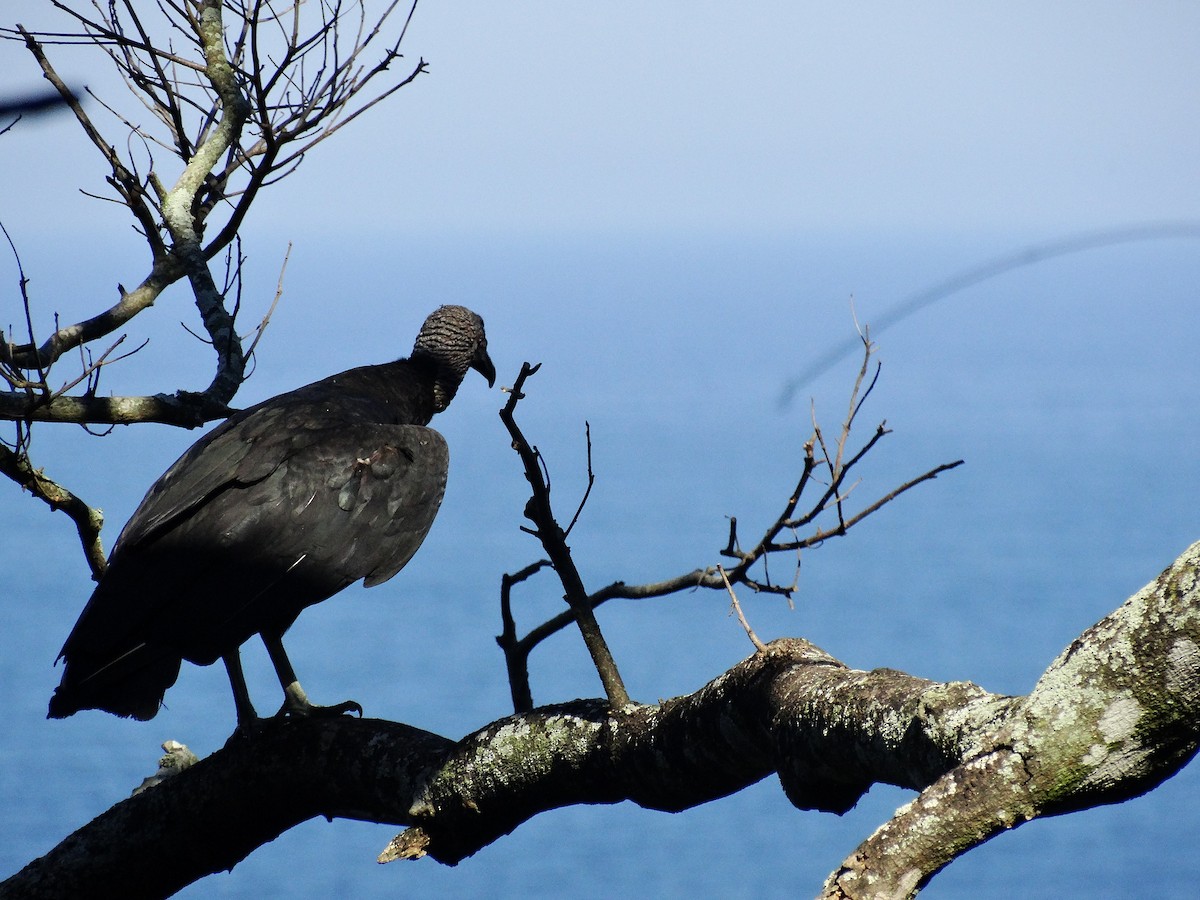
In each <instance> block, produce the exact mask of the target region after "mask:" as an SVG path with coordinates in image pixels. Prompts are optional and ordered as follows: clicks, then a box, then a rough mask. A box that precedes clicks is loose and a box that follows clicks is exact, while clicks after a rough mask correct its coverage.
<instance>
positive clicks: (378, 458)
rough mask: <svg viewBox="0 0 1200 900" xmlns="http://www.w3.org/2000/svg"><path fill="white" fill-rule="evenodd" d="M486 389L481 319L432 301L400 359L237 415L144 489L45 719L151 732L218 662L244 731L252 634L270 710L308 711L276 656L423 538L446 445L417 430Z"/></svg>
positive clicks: (78, 629) (439, 488) (437, 495)
mask: <svg viewBox="0 0 1200 900" xmlns="http://www.w3.org/2000/svg"><path fill="white" fill-rule="evenodd" d="M469 368H472V369H475V370H476V371H478V372H479V373H480V374H482V375H483V376H484V377H485V378H486V379H487V382H488V385H489V386H491V385H492V384H494V383H495V379H496V370H495V367H494V366H493V365H492V361H491V359H490V358H489V356H488V352H487V338H486V336H485V335H484V331H483V320H482V319H481V318H480V317H479V316H477V315H476V314H475V313H473V312H471V311H470V310H469V309H466V308H464V307H462V306H443V307H441V308H440V309H438V310H436V311H435V312H434V313H433V314H431V315H430V316H429V318H428V319H426V320H425V324H424V325H423V326H422V328H421V333H420V334H419V335H418V336H417V341H416V344H415V345H414V347H413V351H412V355H411V356H410V357H409V358H408V359H400V360H397V361H395V362H391V363H384V364H383V365H376V366H363V367H361V368H357V369H350V370H349V371H347V372H342V373H341V374H339V375H334V376H332V377H330V378H326V379H324V380H323V381H317V382H314V383H313V384H309V385H306V386H305V387H301V388H297V389H296V390H294V391H291V392H289V393H286V394H281V395H279V396H278V397H273V398H271V399H270V400H266V401H264V402H262V403H260V404H258V405H257V406H253V407H251V408H249V409H246V410H243V411H242V412H239V413H237V414H235V415H233V416H231V417H230V418H229V419H227V420H226V421H225V422H223V423H221V425H220V426H218V427H217V428H216V429H214V430H213V431H212V432H211V433H209V434H207V435H205V436H204V437H203V438H201V439H200V440H199V441H197V442H196V443H195V444H194V445H192V447H191V449H189V450H188V451H187V452H186V453H184V454H183V456H181V457H180V458H179V459H178V460H177V461H176V462H175V464H174V465H172V466H171V468H169V469H168V470H167V471H166V473H165V474H163V476H162V477H161V478H159V479H158V481H156V482H155V483H154V485H153V486H152V487H151V488H150V490H149V491H148V492H147V493H146V496H145V498H144V499H143V500H142V502H141V505H140V506H139V507H138V508H137V511H136V512H135V513H134V514H133V518H131V519H130V520H129V522H128V524H126V526H125V528H124V530H123V531H122V532H121V534H120V536H119V537H118V538H117V542H116V544H115V545H114V546H113V551H112V554H111V555H110V557H109V563H108V568H107V570H106V571H105V573H104V575H103V577H102V578H101V579H100V582H99V584H98V585H97V586H96V590H95V591H94V592H93V594H92V597H91V599H90V600H89V601H88V604H87V606H86V607H84V610H83V613H82V614H81V615H80V617H79V621H78V622H77V623H76V624H75V627H74V629H72V631H71V634H70V636H69V637H68V638H67V642H66V644H64V645H63V649H62V652H61V653H60V654H59V659H62V660H65V661H66V668H65V670H64V672H63V677H62V683H61V684H60V685H59V686H58V688H57V689H55V691H54V696H53V697H51V699H50V717H51V718H63V717H65V716H69V715H71V714H72V713H75V712H77V711H79V710H81V709H104V710H108V711H109V712H112V713H116V714H117V715H119V716H132V717H134V718H137V719H150V718H153V717H154V715H155V714H156V713H157V712H158V708H159V706H160V705H161V704H162V699H163V695H164V693H165V692H166V690H167V688H169V687H170V686H171V685H172V684H174V683H175V679H176V678H178V677H179V667H180V662H181V661H182V660H185V659H186V660H188V661H189V662H192V663H196V664H197V665H202V666H206V665H210V664H211V663H213V662H215V661H216V660H217V659H223V660H224V662H225V666H226V668H227V669H228V671H229V680H230V683H231V685H232V686H233V696H234V702H235V704H236V706H237V718H238V724H239V725H244V724H248V723H251V722H253V721H254V720H255V719H256V718H257V716H256V713H255V711H254V707H253V705H252V704H251V702H250V697H249V693H248V692H247V689H246V681H245V677H244V676H243V674H242V665H241V659H240V656H239V652H238V648H239V647H240V646H241V645H242V644H243V643H244V642H245V641H246V640H248V639H249V638H250V636H251V635H253V634H256V633H257V634H260V635H262V639H263V642H264V643H265V644H266V647H267V652H268V653H269V655H270V657H271V662H272V663H273V664H274V666H275V671H276V673H277V674H278V675H279V682H280V684H281V685H282V686H283V689H284V705H283V708H282V709H281V710H280V712H281V713H286V714H291V715H313V714H319V713H328V714H338V713H343V712H347V711H349V710H357V711H359V712H361V707H359V705H358V704H357V703H354V702H353V701H347V702H346V703H342V704H338V705H336V706H330V707H318V706H313V705H312V704H310V703H309V701H308V698H307V697H306V696H305V693H304V690H303V689H302V688H301V687H300V683H299V682H298V681H297V680H296V675H295V672H294V671H293V670H292V666H291V663H290V662H289V661H288V658H287V654H286V653H285V652H284V649H283V643H282V638H283V634H284V632H285V631H287V629H288V628H289V627H290V626H291V624H292V623H293V622H294V621H295V620H296V617H297V616H298V615H300V612H301V610H303V609H304V608H305V607H307V606H311V605H312V604H314V603H319V602H321V601H322V600H325V599H326V598H328V597H331V596H333V595H334V594H336V593H337V592H338V591H340V590H342V589H343V588H345V587H347V586H349V585H350V584H352V583H354V582H355V581H358V580H359V579H362V580H363V583H364V584H365V585H366V586H367V587H371V586H372V585H376V584H379V583H381V582H383V581H387V580H388V579H389V578H391V577H392V576H393V575H395V574H396V573H397V572H399V571H400V569H401V568H403V567H404V564H405V563H407V562H408V560H409V559H410V558H411V557H412V555H413V554H414V553H415V552H416V550H417V548H418V547H419V546H420V545H421V541H422V540H424V538H425V535H426V533H427V532H428V531H429V527H430V525H431V524H432V523H433V518H434V516H435V515H436V514H437V510H438V506H439V504H440V503H441V500H442V492H443V490H444V489H445V485H446V470H447V463H448V460H449V456H448V453H447V449H446V441H445V439H444V438H443V437H442V436H441V435H440V434H438V433H437V432H436V431H434V430H433V429H431V428H428V427H426V425H427V424H428V422H429V420H430V419H431V418H432V417H433V415H434V413H438V412H441V411H442V410H444V409H445V408H446V407H447V405H449V403H450V401H451V399H453V397H454V395H455V392H456V391H457V390H458V387H459V385H460V384H461V383H462V380H463V377H464V376H465V375H466V373H467V369H469Z"/></svg>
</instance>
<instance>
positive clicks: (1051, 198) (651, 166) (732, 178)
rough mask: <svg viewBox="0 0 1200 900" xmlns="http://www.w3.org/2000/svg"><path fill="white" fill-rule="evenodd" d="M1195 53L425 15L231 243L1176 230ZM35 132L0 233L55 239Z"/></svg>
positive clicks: (1035, 37) (832, 24)
mask: <svg viewBox="0 0 1200 900" xmlns="http://www.w3.org/2000/svg"><path fill="white" fill-rule="evenodd" d="M8 6H9V8H10V9H15V10H16V15H15V18H16V19H17V20H19V21H22V22H23V23H24V24H26V25H28V26H30V27H33V26H35V25H37V24H43V25H44V26H45V27H51V28H53V27H56V25H57V23H58V17H57V16H56V15H54V14H53V11H52V9H51V8H50V6H49V4H46V3H42V2H35V0H18V2H16V3H10V4H8ZM6 12H7V10H6ZM6 18H7V16H6ZM1198 38H1200V7H1197V6H1195V5H1194V4H1187V3H1162V2H1153V3H1137V4H1133V3H1111V2H1102V3H1081V2H1059V3H1054V4H1043V3H1029V2H1023V3H970V4H965V3H920V4H903V5H901V4H883V3H869V4H866V3H855V4H811V3H804V4H796V3H764V2H759V3H754V2H752V3H744V4H738V5H737V6H731V5H729V4H724V3H709V2H704V3H691V4H687V6H686V7H683V6H679V5H675V4H663V3H650V4H647V3H631V2H618V3H605V4H564V3H556V2H516V3H504V4H495V3H488V2H443V3H433V2H426V3H423V4H420V5H419V6H418V8H417V11H416V15H415V16H414V19H413V24H412V27H411V29H410V32H409V37H408V41H407V52H408V54H409V55H410V57H412V58H416V57H417V56H423V57H424V58H425V59H426V60H427V61H428V62H429V64H430V74H429V75H428V76H427V77H424V78H422V79H419V80H418V82H417V83H415V84H414V85H413V86H412V87H411V88H409V89H406V90H405V91H403V92H402V93H401V94H400V95H398V96H397V97H395V98H393V100H392V101H391V102H389V104H388V106H387V107H386V108H385V109H383V110H380V111H378V112H377V113H376V114H374V115H371V116H368V117H367V118H366V119H365V120H363V121H361V122H360V123H358V124H356V125H355V126H353V127H352V129H350V130H348V131H347V132H344V133H343V135H342V137H341V138H340V140H341V141H342V144H341V146H340V147H333V146H327V147H323V148H318V150H317V151H316V152H315V153H314V154H313V155H312V157H311V158H310V160H309V161H307V162H306V163H305V166H304V168H303V170H302V173H301V175H300V176H299V177H298V179H297V180H296V182H293V186H297V183H298V182H299V183H302V184H303V185H304V186H305V187H306V189H307V190H306V193H304V194H301V193H299V192H297V191H294V190H293V191H287V192H285V191H276V192H275V193H274V194H272V195H271V196H270V197H269V198H265V200H266V202H264V203H262V205H261V207H260V209H259V217H258V218H257V219H256V220H255V221H254V223H253V225H254V227H258V226H271V225H273V224H276V223H278V222H279V221H282V220H286V221H289V222H296V221H297V220H298V219H299V220H301V221H305V222H306V227H310V228H313V229H317V230H320V229H336V230H338V231H343V232H344V231H345V230H347V229H349V230H355V231H367V232H369V231H373V230H374V229H375V228H378V227H380V226H384V227H386V228H388V229H389V230H390V231H393V232H396V231H399V232H416V231H421V232H424V233H430V232H434V233H437V232H448V233H456V232H458V233H461V232H464V231H476V230H503V231H504V232H506V233H560V232H562V231H563V230H583V231H589V230H610V231H618V232H629V231H631V230H635V231H636V230H646V231H671V230H680V229H684V230H701V231H707V232H718V233H729V232H751V233H763V232H768V233H780V232H784V233H786V232H792V231H797V230H798V231H811V230H818V231H822V232H835V233H836V232H839V231H852V232H858V233H862V232H863V231H865V230H866V231H869V230H876V229H878V230H882V231H885V232H897V231H899V232H904V233H908V232H912V231H914V230H916V231H919V232H934V233H938V232H946V231H949V232H961V231H963V230H967V231H980V232H993V233H994V232H997V231H1001V232H1007V233H1014V234H1019V235H1023V236H1026V237H1029V238H1031V239H1038V238H1041V237H1046V236H1051V235H1053V234H1057V233H1061V232H1064V231H1071V230H1081V229H1090V228H1096V227H1103V226H1108V225H1121V224H1129V223H1132V222H1145V221H1158V220H1163V219H1178V218H1189V217H1193V216H1195V215H1197V214H1198V210H1200V119H1198V117H1197V116H1196V115H1195V111H1196V110H1197V109H1200V55H1198V54H1197V53H1196V52H1195V48H1196V46H1197V39H1198ZM55 56H56V58H58V59H60V60H62V63H61V65H62V68H63V70H64V71H65V72H67V73H70V75H71V76H72V78H73V80H74V81H75V82H76V83H79V82H85V83H91V84H96V83H97V79H98V78H100V77H101V76H99V75H98V74H97V71H96V69H95V67H94V64H93V58H92V57H90V56H85V55H82V54H79V55H72V54H69V53H65V52H62V51H58V52H56V54H55ZM0 71H3V72H4V73H5V75H4V78H3V83H4V89H5V90H9V89H14V90H15V89H18V88H19V87H21V86H23V85H25V84H28V83H30V82H33V83H38V82H39V80H40V78H39V75H38V73H37V72H36V70H35V69H34V67H33V64H32V61H31V60H29V59H28V56H27V54H26V53H25V51H24V50H23V48H21V47H20V46H18V45H14V44H11V43H6V44H4V45H3V46H0ZM45 127H46V128H47V129H52V130H53V133H54V135H55V136H56V137H57V136H59V135H61V136H62V137H61V139H56V140H54V141H53V144H54V145H55V148H54V149H53V150H52V151H51V152H45V149H46V143H47V142H46V141H45V131H43V130H42V129H40V128H39V129H38V133H37V134H36V135H33V134H30V135H28V136H16V135H12V136H9V137H7V138H6V139H5V140H2V141H0V165H3V166H4V167H5V169H6V170H11V169H12V167H14V166H19V167H20V169H21V170H22V171H24V172H27V173H29V174H30V175H31V176H32V177H29V178H23V179H21V180H20V181H19V183H16V184H13V183H11V182H10V183H9V184H7V185H6V186H5V191H4V197H3V200H0V215H4V217H5V219H6V221H7V220H10V219H12V218H13V213H12V210H13V209H14V208H17V209H21V210H22V216H23V217H25V216H26V215H27V214H28V213H29V211H30V209H31V207H32V208H34V209H35V210H39V209H40V215H41V216H42V217H44V218H43V221H46V222H51V221H55V220H57V221H58V222H59V223H60V224H61V219H60V218H59V217H60V215H61V212H62V209H63V207H62V206H61V205H60V204H61V203H62V202H64V201H65V202H67V203H70V204H76V203H78V202H80V201H78V200H77V199H76V198H75V197H73V196H71V195H70V192H57V191H56V192H55V199H54V202H52V203H47V202H45V201H46V199H47V188H48V185H53V184H54V183H55V181H60V180H62V179H63V178H64V176H65V175H69V174H70V173H71V172H73V171H78V170H79V168H80V167H81V166H83V167H89V166H91V167H93V168H94V164H93V163H92V162H91V154H92V153H93V151H90V150H89V149H88V148H86V147H83V146H82V145H81V142H80V141H79V140H78V139H77V138H76V137H75V135H74V132H73V126H72V124H71V123H69V122H63V123H58V124H55V125H52V126H45ZM31 131H32V130H31ZM35 146H36V148H37V151H36V153H34V152H33V150H32V148H33V147H35ZM314 198H316V199H318V200H323V201H325V203H324V204H323V209H322V213H321V216H320V217H319V220H317V219H316V217H314V216H312V206H313V199H314ZM332 201H336V202H332ZM71 208H72V209H73V208H75V207H74V206H72V207H71ZM6 209H7V211H6Z"/></svg>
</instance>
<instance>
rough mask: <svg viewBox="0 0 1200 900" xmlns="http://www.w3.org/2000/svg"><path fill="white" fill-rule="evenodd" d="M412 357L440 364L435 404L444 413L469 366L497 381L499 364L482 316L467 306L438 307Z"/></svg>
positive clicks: (420, 336) (489, 384) (420, 335)
mask: <svg viewBox="0 0 1200 900" xmlns="http://www.w3.org/2000/svg"><path fill="white" fill-rule="evenodd" d="M412 359H414V360H419V359H425V360H430V361H432V362H433V363H434V364H435V365H436V366H437V376H436V379H435V383H434V407H435V409H436V411H437V412H441V411H442V410H444V409H445V408H446V407H447V406H449V405H450V401H451V400H453V399H454V395H455V394H456V393H457V392H458V386H459V385H460V384H462V380H463V377H464V376H465V375H466V374H467V369H474V370H475V371H477V372H478V373H479V374H480V375H482V376H483V377H484V378H486V379H487V383H488V387H491V386H492V385H493V384H495V383H496V367H495V366H494V365H493V364H492V360H491V357H489V356H488V352H487V335H486V334H484V331H483V319H482V318H480V316H479V315H477V314H476V313H473V312H471V310H469V309H467V308H466V307H465V306H439V307H438V308H437V309H435V310H434V311H433V312H432V313H430V314H429V318H427V319H426V320H425V324H424V325H422V326H421V333H420V334H418V335H417V342H416V343H415V344H414V345H413V352H412Z"/></svg>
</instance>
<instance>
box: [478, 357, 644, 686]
mask: <svg viewBox="0 0 1200 900" xmlns="http://www.w3.org/2000/svg"><path fill="white" fill-rule="evenodd" d="M540 367H541V366H540V364H538V365H536V366H531V365H530V364H529V363H524V364H522V366H521V372H520V374H519V375H518V376H517V380H516V382H514V384H513V386H512V388H511V389H510V390H509V397H508V402H507V403H506V404H505V405H504V408H503V409H502V410H501V411H500V419H501V421H502V422H504V426H505V428H507V429H508V433H509V434H510V435H511V436H512V441H513V449H514V450H516V451H517V454H518V456H520V458H521V463H522V465H523V466H524V468H525V478H526V480H528V482H529V486H530V488H531V490H532V496H530V498H529V502H528V503H526V505H525V517H526V518H527V519H529V520H530V521H531V522H533V524H534V528H533V529H532V531H531V533H532V534H533V535H534V536H535V537H537V539H538V540H539V541H540V542H541V544H542V548H543V549H544V550H545V551H546V555H547V556H548V557H549V559H550V563H551V565H552V566H553V567H554V571H555V572H556V573H557V574H558V579H559V581H561V582H562V586H563V590H564V591H565V592H566V593H565V594H564V596H563V599H564V600H566V601H567V605H568V606H569V607H570V609H571V613H572V615H573V617H574V619H575V621H576V622H577V623H578V625H579V630H580V632H581V633H582V634H583V640H584V643H585V644H586V645H587V648H588V652H589V653H590V654H591V656H592V662H593V663H594V664H595V666H596V671H597V672H598V673H599V675H600V681H601V683H602V684H603V685H604V692H605V693H606V694H607V695H608V701H609V703H611V704H612V705H613V706H614V707H616V708H620V707H623V706H625V705H627V704H628V703H629V694H628V693H627V692H626V690H625V685H624V683H623V682H622V681H621V675H620V673H619V672H618V671H617V664H616V662H615V661H614V660H613V657H612V652H611V651H610V650H609V649H608V642H607V641H605V640H604V635H603V634H601V633H600V625H599V624H598V623H597V622H596V616H595V614H594V613H593V612H592V605H591V604H590V603H588V599H587V598H588V593H587V589H586V588H585V587H584V586H583V579H582V577H581V576H580V574H579V570H578V569H577V568H576V567H575V561H574V560H573V559H572V558H571V548H570V547H568V546H567V540H566V537H567V536H566V532H564V531H563V529H562V527H561V526H560V525H559V524H558V520H557V519H555V517H554V510H553V509H552V508H551V505H550V487H549V485H548V483H547V481H548V480H547V478H546V477H545V474H544V472H543V469H542V465H541V462H540V456H539V454H538V453H537V451H536V449H535V448H533V447H532V446H530V444H529V442H528V441H527V440H526V439H525V435H524V434H522V433H521V429H520V428H519V427H518V426H517V423H516V419H515V414H516V408H517V403H518V402H519V401H520V400H522V399H523V398H524V396H525V395H524V394H523V393H521V390H522V388H524V386H525V380H526V379H527V378H529V376H530V375H533V374H534V373H535V372H537V370H538V369H539V368H540Z"/></svg>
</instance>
